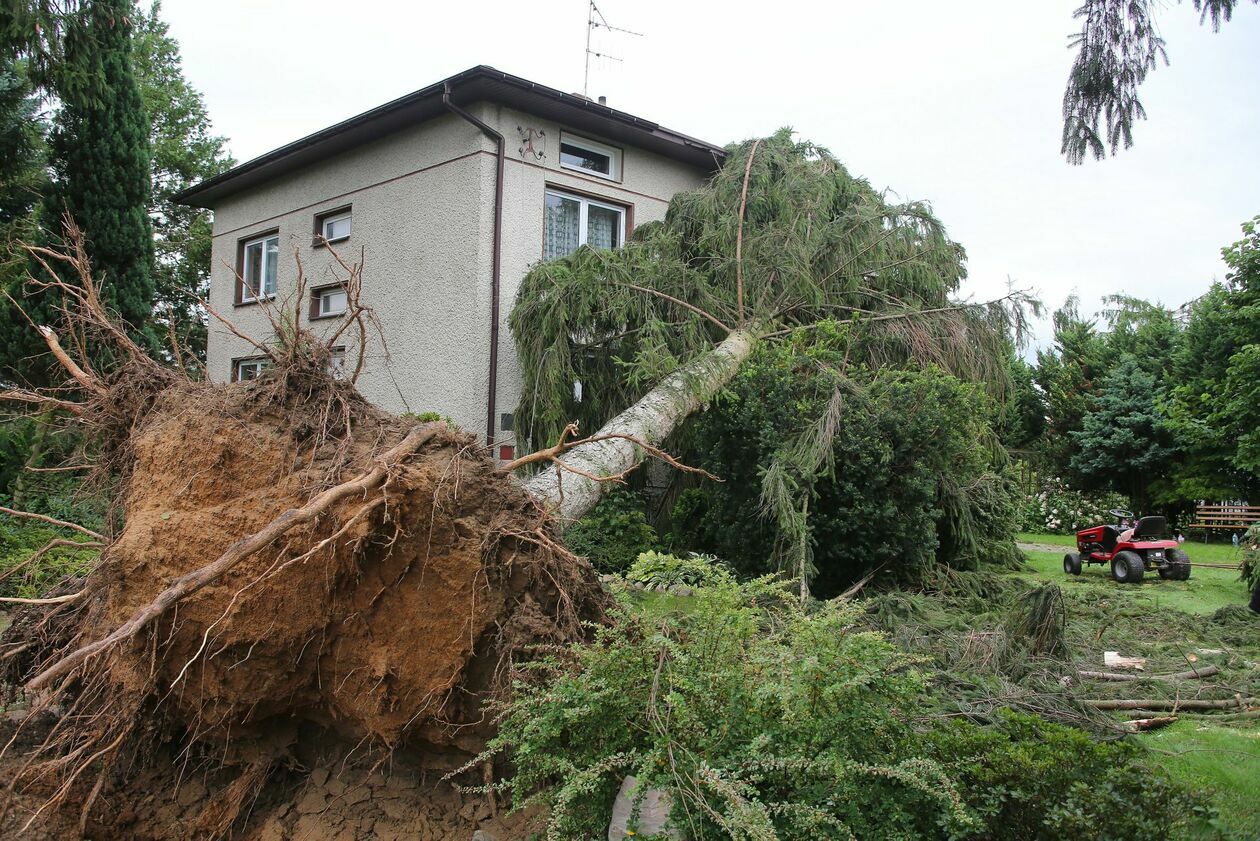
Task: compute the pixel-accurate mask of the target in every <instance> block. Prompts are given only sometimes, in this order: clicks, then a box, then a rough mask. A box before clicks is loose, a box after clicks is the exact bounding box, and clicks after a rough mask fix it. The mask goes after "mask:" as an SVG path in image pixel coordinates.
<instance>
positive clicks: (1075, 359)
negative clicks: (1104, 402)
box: [1036, 295, 1110, 476]
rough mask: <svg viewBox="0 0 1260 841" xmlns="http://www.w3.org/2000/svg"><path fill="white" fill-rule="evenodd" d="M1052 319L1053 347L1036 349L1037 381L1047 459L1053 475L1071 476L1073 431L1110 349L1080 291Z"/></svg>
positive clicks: (1087, 406)
mask: <svg viewBox="0 0 1260 841" xmlns="http://www.w3.org/2000/svg"><path fill="white" fill-rule="evenodd" d="M1053 322H1054V346H1053V348H1052V349H1050V350H1045V351H1038V352H1037V371H1036V382H1037V385H1038V387H1040V389H1041V392H1042V394H1044V395H1045V401H1046V409H1047V426H1046V437H1045V441H1044V444H1043V455H1042V460H1043V462H1044V464H1045V467H1046V469H1047V470H1048V471H1050V473H1051V474H1052V475H1057V476H1067V475H1068V474H1069V471H1070V467H1071V461H1072V455H1073V452H1074V445H1073V443H1072V442H1073V439H1072V437H1071V433H1073V432H1077V431H1079V430H1080V429H1081V427H1082V425H1083V423H1084V420H1085V415H1086V414H1087V413H1088V412H1089V410H1090V398H1091V397H1092V395H1093V394H1094V392H1095V390H1096V389H1097V385H1098V381H1099V380H1100V379H1101V378H1102V376H1103V375H1104V374H1105V373H1106V371H1107V369H1108V368H1109V366H1110V354H1109V352H1108V348H1107V342H1106V339H1105V338H1104V336H1103V335H1102V334H1101V333H1099V332H1098V330H1097V327H1096V325H1095V322H1094V321H1093V320H1089V319H1085V318H1083V317H1082V316H1081V314H1080V307H1079V302H1078V301H1077V299H1076V296H1075V295H1073V296H1071V297H1069V298H1068V299H1067V301H1065V302H1064V304H1063V306H1062V307H1060V308H1059V309H1057V310H1056V311H1055V313H1054V316H1053Z"/></svg>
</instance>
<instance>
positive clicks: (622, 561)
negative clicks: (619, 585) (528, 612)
mask: <svg viewBox="0 0 1260 841" xmlns="http://www.w3.org/2000/svg"><path fill="white" fill-rule="evenodd" d="M564 542H565V543H566V544H567V545H568V547H569V548H570V549H571V550H573V552H574V553H575V554H578V555H581V556H582V557H584V558H586V559H587V560H589V561H590V562H591V565H592V566H594V567H595V569H597V570H599V571H600V572H615V573H623V572H625V571H626V570H628V569H629V568H630V565H631V564H633V563H634V562H635V560H636V559H637V558H638V557H639V555H640V554H642V553H644V552H650V551H652V550H654V549H656V548H657V546H658V542H657V537H656V529H654V528H652V526H651V525H650V524H649V523H648V521H647V515H646V514H645V513H644V502H643V496H642V495H641V494H639V493H636V492H635V491H632V490H630V489H628V488H618V489H616V490H614V491H612V492H611V493H609V494H608V495H606V496H605V497H604V498H603V499H601V500H600V501H599V504H598V505H596V506H595V508H594V509H593V510H592V511H591V512H590V513H589V514H587V515H586V516H585V517H583V518H582V519H580V520H578V521H577V522H576V523H574V524H573V525H572V526H570V527H569V529H568V531H566V532H565V534H564Z"/></svg>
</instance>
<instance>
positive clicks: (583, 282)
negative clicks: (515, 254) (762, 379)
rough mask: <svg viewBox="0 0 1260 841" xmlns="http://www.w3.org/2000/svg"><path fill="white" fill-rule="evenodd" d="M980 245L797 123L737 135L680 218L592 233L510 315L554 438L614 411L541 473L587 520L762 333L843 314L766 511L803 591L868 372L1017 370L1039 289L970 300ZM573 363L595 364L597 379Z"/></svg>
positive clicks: (980, 374) (529, 283)
mask: <svg viewBox="0 0 1260 841" xmlns="http://www.w3.org/2000/svg"><path fill="white" fill-rule="evenodd" d="M964 261H965V256H964V252H963V249H962V247H961V246H960V245H958V244H957V243H955V242H953V241H951V240H950V239H949V238H948V237H947V236H946V234H945V230H944V227H943V226H942V225H941V223H940V222H939V221H938V220H937V219H936V217H935V216H934V215H933V214H932V212H931V209H930V207H928V206H927V205H925V204H923V203H920V202H909V203H901V204H893V203H890V202H889V201H888V199H887V197H886V196H885V195H883V194H881V193H880V192H878V191H876V190H874V189H873V188H871V186H870V185H869V184H868V183H867V182H865V181H864V180H861V179H859V178H855V177H854V176H852V175H850V174H849V173H848V172H847V171H846V170H845V168H844V167H843V166H842V165H841V164H840V163H839V162H838V161H837V160H836V159H835V158H834V157H832V156H831V155H830V154H829V153H828V152H827V151H826V150H825V149H821V148H819V147H817V146H814V145H812V144H809V143H797V142H794V141H793V140H792V137H791V133H790V132H788V131H787V130H783V131H781V132H779V133H778V134H776V135H774V136H772V137H769V138H765V139H761V140H754V141H749V142H746V143H743V144H740V145H737V146H733V147H731V149H730V150H729V155H728V158H727V161H726V164H725V165H724V166H723V168H722V170H721V171H720V172H718V173H717V175H715V176H714V178H713V179H712V180H711V181H710V182H709V183H708V184H706V185H705V186H704V187H702V188H700V189H698V190H694V191H691V192H687V193H682V194H680V195H678V196H676V197H675V198H674V200H673V201H672V202H671V204H670V208H669V211H668V214H667V216H666V218H665V220H664V221H663V222H660V223H653V224H649V225H644V226H642V227H641V228H639V229H638V230H636V232H635V236H634V238H633V239H632V240H631V241H630V242H629V243H627V244H626V246H625V247H624V248H621V249H618V250H616V251H597V250H594V249H590V248H582V249H579V250H578V251H577V252H575V253H574V254H573V255H571V256H570V257H568V258H566V259H564V260H557V261H553V262H549V263H543V264H541V265H539V266H538V267H536V268H535V269H534V270H533V271H532V272H531V273H530V274H529V275H528V276H527V277H526V279H525V282H524V283H523V285H522V287H521V291H520V293H519V297H518V299H517V303H516V307H515V309H514V310H513V312H512V317H511V323H512V329H513V333H514V335H515V336H516V341H517V347H518V350H519V355H520V359H521V368H522V370H523V372H524V376H525V385H524V388H522V390H521V394H522V397H521V402H520V405H519V406H518V408H517V412H516V418H517V428H518V429H521V430H523V434H524V435H525V436H526V437H527V438H528V439H529V440H531V441H532V443H534V444H538V445H541V444H542V443H544V442H547V441H551V440H556V439H557V438H558V437H559V436H560V434H561V430H562V429H564V427H565V426H566V425H567V424H568V423H569V422H570V421H571V420H572V419H575V418H576V419H578V420H580V421H581V422H582V424H583V425H584V426H586V427H588V428H596V427H598V428H599V432H598V433H596V434H595V435H594V436H592V440H589V441H586V442H584V443H582V444H580V445H579V446H576V447H573V448H571V449H569V450H568V452H567V454H566V455H565V456H564V459H563V463H554V464H552V465H551V466H550V467H548V468H547V469H546V470H543V471H541V472H540V473H538V474H537V475H535V476H533V477H531V478H530V479H529V480H528V481H527V482H526V487H527V488H528V490H529V491H530V492H531V493H532V494H534V495H535V496H536V497H538V498H540V499H543V500H546V501H547V504H549V505H551V506H552V507H553V508H554V509H555V510H556V511H557V513H558V514H559V515H560V517H561V519H562V521H564V522H570V521H572V520H573V519H575V518H577V517H580V516H581V515H582V514H583V513H585V512H586V511H588V510H589V509H590V508H591V507H592V506H593V505H594V503H595V501H596V500H597V499H598V497H599V496H600V494H601V493H602V492H603V491H604V490H605V489H606V488H607V486H608V483H607V482H606V481H602V480H603V479H604V478H605V477H609V476H622V475H624V473H625V472H626V471H628V470H629V469H631V468H632V467H633V466H634V465H635V464H636V463H637V462H638V461H639V460H640V459H641V458H642V455H643V453H642V448H641V447H640V446H638V445H636V443H635V442H642V441H646V442H649V443H651V444H653V445H657V446H659V445H661V444H662V443H663V442H665V440H666V439H667V437H668V436H669V435H670V434H671V433H672V432H674V431H675V430H676V429H677V428H678V426H679V424H681V423H682V422H683V421H684V420H685V419H686V418H687V417H688V416H689V415H691V414H692V413H693V412H695V411H696V410H697V409H699V408H700V407H701V406H702V405H704V404H705V403H707V402H708V401H710V400H711V399H712V398H713V397H714V396H715V395H717V394H718V393H719V392H721V391H722V390H723V389H724V388H725V387H726V386H727V384H729V383H730V382H731V380H732V378H733V377H734V376H735V374H736V372H737V371H739V369H740V366H741V365H742V364H743V363H744V362H745V361H746V360H748V358H749V357H750V355H752V354H753V353H754V351H755V350H756V349H757V348H758V347H759V346H761V345H763V344H764V343H766V342H772V341H779V340H784V339H787V338H791V339H792V340H793V341H796V342H798V343H799V344H803V345H806V346H808V345H809V344H811V343H812V342H814V340H815V339H814V337H815V336H817V335H821V334H828V335H830V336H832V337H834V336H835V334H836V332H837V331H838V330H839V331H843V332H844V334H845V336H846V339H845V342H844V350H843V353H842V354H841V358H840V359H838V360H835V361H833V362H829V363H826V364H827V365H828V366H829V367H828V370H827V371H826V372H825V373H826V374H827V376H823V377H819V378H818V381H819V382H820V383H822V382H824V381H825V382H827V385H826V386H825V388H826V389H827V392H828V399H825V400H823V401H822V405H823V407H824V408H823V410H822V411H821V412H820V413H819V414H818V415H817V416H811V417H809V418H806V419H804V422H803V423H802V424H801V426H800V428H799V429H795V430H785V437H784V441H783V443H782V446H780V447H779V448H778V449H777V450H776V451H775V452H774V453H773V455H772V457H771V458H770V459H769V460H768V461H767V462H766V463H764V464H761V465H760V466H759V467H760V470H761V472H762V475H763V479H762V503H763V510H764V513H765V516H767V517H768V518H770V519H772V520H774V521H775V522H776V523H777V524H778V532H779V537H780V540H779V544H780V546H781V547H782V549H781V554H782V556H783V557H782V562H783V566H785V567H786V568H787V569H790V570H792V571H793V572H794V573H796V574H798V575H799V576H800V580H801V585H802V591H803V592H804V588H805V586H806V584H807V580H808V578H809V577H810V576H811V575H812V572H813V570H812V564H811V554H812V553H811V549H810V524H809V502H810V499H811V497H812V496H813V492H814V487H815V485H816V483H817V482H818V480H819V479H820V477H822V476H823V475H825V474H826V473H827V472H828V471H832V470H834V469H835V465H834V464H833V463H832V452H833V451H832V443H833V441H834V440H835V437H836V435H837V429H838V427H839V424H840V422H841V417H842V415H843V414H844V407H845V403H846V400H847V399H849V398H850V397H851V396H852V392H853V390H854V389H855V388H856V387H857V384H856V383H855V378H854V377H852V376H850V373H851V372H852V371H855V370H857V369H861V368H867V369H877V368H879V367H881V366H885V365H901V364H910V365H927V364H933V365H937V366H939V367H941V368H943V369H944V370H945V371H946V372H948V373H950V374H953V375H955V376H957V377H959V378H960V379H963V380H968V381H972V382H977V383H981V384H983V385H984V386H985V387H988V388H990V389H992V390H994V391H995V392H1000V391H1001V389H1002V388H1003V386H1004V383H1005V380H1006V376H1007V373H1006V365H1005V354H1006V353H1007V349H1008V343H1009V341H1010V338H1009V337H1010V336H1011V334H1015V336H1016V337H1018V336H1019V335H1020V334H1021V332H1022V330H1023V328H1024V316H1025V309H1026V307H1032V308H1033V309H1036V307H1037V304H1036V302H1034V301H1031V300H1030V299H1028V298H1026V297H1025V296H1023V295H1022V294H1020V293H1012V294H1010V295H1008V296H1007V297H1006V298H1003V299H1001V300H999V301H995V302H990V303H988V304H969V303H965V302H958V301H955V300H952V299H951V295H953V294H954V293H955V292H956V291H957V289H958V285H959V283H960V282H961V280H962V279H963V278H964V277H965V276H966V270H965V263H964ZM818 341H819V342H822V341H825V340H824V339H819V340H818ZM818 364H823V363H821V362H819V363H818ZM803 375H804V376H807V377H809V376H812V374H811V373H810V372H808V371H806V372H805V373H804V374H803ZM574 382H581V383H584V384H586V387H584V388H583V389H582V392H581V397H580V399H579V398H577V397H575V390H574V388H573V383H574ZM652 383H657V385H655V387H653V388H651V389H650V390H648V391H647V392H646V393H644V388H645V386H646V385H648V384H652ZM946 505H947V507H948V502H947V503H946ZM960 506H961V503H960Z"/></svg>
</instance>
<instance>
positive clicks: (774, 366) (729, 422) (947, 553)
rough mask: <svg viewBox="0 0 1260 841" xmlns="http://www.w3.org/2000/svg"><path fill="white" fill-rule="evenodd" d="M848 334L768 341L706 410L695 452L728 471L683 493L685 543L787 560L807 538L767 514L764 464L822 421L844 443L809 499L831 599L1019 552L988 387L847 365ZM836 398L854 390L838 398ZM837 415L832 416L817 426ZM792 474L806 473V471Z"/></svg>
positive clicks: (814, 546) (678, 524)
mask: <svg viewBox="0 0 1260 841" xmlns="http://www.w3.org/2000/svg"><path fill="white" fill-rule="evenodd" d="M814 332H818V331H814ZM845 341H846V340H845V338H844V336H843V335H837V336H836V337H835V342H834V346H828V347H819V346H809V347H797V346H795V345H794V344H793V343H791V342H789V343H785V344H782V345H775V346H770V347H764V348H761V349H759V350H758V351H757V352H756V353H754V355H753V357H752V359H751V360H750V361H749V362H748V363H746V364H745V365H744V366H743V367H742V368H741V370H740V373H739V374H738V375H737V376H736V377H735V379H734V380H733V381H732V382H731V384H730V386H729V387H728V389H727V391H726V392H725V393H724V394H723V396H722V397H721V398H720V399H719V400H717V401H715V403H714V404H713V405H712V406H711V407H710V408H709V410H708V411H706V412H705V413H704V414H703V415H700V416H699V417H697V418H696V419H695V421H694V422H693V428H692V432H693V438H692V442H693V443H692V450H693V452H690V453H687V454H686V457H685V460H687V461H689V462H690V463H693V464H697V465H699V466H701V467H704V468H705V469H707V470H709V471H710V472H712V473H714V474H716V475H718V476H721V477H722V478H723V479H724V480H725V481H723V482H721V483H716V482H707V483H703V484H701V485H700V486H699V487H697V488H694V489H691V490H688V491H686V492H684V493H683V494H681V495H680V497H679V500H678V503H677V504H676V505H675V508H674V512H673V524H674V527H675V531H676V532H677V534H678V535H679V537H680V542H681V543H682V544H683V545H686V546H691V547H695V548H698V549H701V550H703V551H706V552H712V553H714V554H716V555H718V556H719V557H721V558H723V559H725V560H727V561H728V562H729V563H730V564H731V565H732V566H733V567H734V568H735V569H736V570H738V571H739V572H741V573H744V574H752V575H760V574H764V573H766V572H770V571H773V570H775V569H777V568H778V567H779V559H778V558H777V556H778V555H781V554H783V552H784V550H785V547H789V546H791V547H795V546H797V545H799V541H796V540H787V539H785V536H784V534H782V533H781V531H780V530H779V528H777V527H776V526H777V524H776V521H775V519H773V518H768V517H766V516H764V511H765V506H764V505H763V481H764V480H765V478H766V475H767V469H766V467H765V465H767V464H770V463H772V462H774V461H775V460H776V457H777V456H778V455H779V454H781V453H783V452H784V451H785V450H788V451H790V450H791V449H792V447H793V442H794V441H796V440H798V439H799V438H800V437H801V435H802V434H803V433H805V432H808V430H809V429H811V428H817V429H824V428H825V429H826V430H827V432H828V435H829V437H830V441H831V447H830V451H829V453H827V454H826V458H825V459H824V465H823V468H822V469H821V470H820V471H819V474H818V475H817V477H816V480H815V481H813V484H812V494H811V495H810V497H809V506H808V542H809V546H810V554H811V556H812V561H813V565H814V567H815V568H816V570H817V576H816V578H815V579H814V581H813V590H814V592H815V593H817V594H818V595H819V596H822V597H826V596H828V595H834V594H835V593H838V592H841V591H842V590H844V589H845V588H846V587H847V586H849V585H850V584H852V583H853V582H854V581H856V580H857V579H859V578H861V577H862V576H863V575H865V574H866V573H868V572H870V571H872V570H874V569H876V568H882V570H883V572H882V573H881V574H883V575H888V576H889V577H893V578H899V579H901V580H915V579H916V578H917V577H919V576H920V575H922V573H923V572H924V570H926V569H927V568H928V567H930V566H931V565H933V564H934V563H936V562H937V561H941V562H944V563H947V564H951V565H954V566H958V567H965V568H970V567H974V566H975V565H976V564H977V563H979V562H981V561H993V560H998V561H1011V560H1013V557H1012V553H1011V538H1012V537H1013V532H1014V530H1015V526H1016V517H1015V516H1014V505H1015V499H1016V497H1015V494H1014V486H1013V483H1012V482H1011V481H1010V480H1009V477H1004V476H1003V475H1002V474H1001V471H1000V470H999V467H998V466H999V464H1000V463H1001V462H1002V461H1003V459H1004V458H1005V456H1004V454H1003V451H1002V450H1001V446H1000V444H998V443H997V441H996V438H995V436H994V435H993V432H992V429H991V427H990V425H989V415H990V414H991V413H992V411H993V408H992V406H991V405H990V402H989V400H988V398H987V396H986V395H985V394H984V393H983V392H982V391H981V390H980V389H979V388H977V387H976V386H974V385H970V384H966V383H963V382H961V381H960V380H958V379H956V378H955V377H952V376H950V375H948V374H946V373H945V372H943V371H942V370H940V369H939V368H935V367H929V368H925V369H919V370H916V369H910V370H907V369H900V368H896V367H886V368H882V369H879V370H877V371H870V370H864V369H859V368H856V367H855V366H852V365H845V364H843V360H844V358H845V351H844V348H845ZM837 357H838V358H837ZM833 395H839V396H840V397H841V398H842V399H838V403H839V407H838V409H836V402H837V401H833ZM826 417H830V418H833V419H834V420H833V422H828V423H824V424H822V425H821V426H816V427H811V424H815V423H816V422H817V420H818V419H819V418H826ZM806 437H808V436H806ZM791 482H796V483H797V484H798V485H799V484H802V482H801V480H800V479H798V478H797V477H796V476H795V475H793V476H791V477H789V482H788V484H791ZM792 566H795V565H794V564H793V565H792Z"/></svg>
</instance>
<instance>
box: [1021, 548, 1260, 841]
mask: <svg viewBox="0 0 1260 841" xmlns="http://www.w3.org/2000/svg"><path fill="white" fill-rule="evenodd" d="M1018 539H1019V542H1021V543H1030V544H1042V545H1053V546H1062V547H1064V551H1066V549H1067V548H1068V547H1072V548H1075V542H1074V541H1073V539H1072V537H1070V536H1066V535H1053V534H1021V535H1019V538H1018ZM1185 549H1186V551H1187V553H1188V554H1189V555H1190V559H1191V560H1192V561H1198V562H1201V563H1213V564H1234V563H1238V561H1239V553H1238V552H1237V551H1236V550H1235V549H1234V548H1233V546H1231V545H1229V544H1219V543H1218V544H1210V545H1207V546H1204V545H1203V544H1201V543H1190V542H1187V543H1186V544H1185ZM1024 555H1025V557H1026V558H1027V559H1028V565H1027V567H1026V568H1025V570H1024V571H1022V572H1019V573H1016V574H1018V575H1021V576H1023V577H1025V578H1028V579H1030V580H1036V581H1050V582H1054V583H1056V584H1058V585H1059V586H1060V587H1062V588H1063V591H1064V594H1065V595H1066V596H1067V598H1068V602H1067V604H1068V622H1069V634H1070V635H1073V636H1075V637H1076V639H1075V643H1076V645H1077V647H1079V648H1082V649H1083V650H1084V651H1086V652H1090V653H1091V654H1096V655H1101V651H1102V649H1104V648H1116V649H1120V650H1121V652H1122V653H1124V654H1132V655H1138V656H1143V657H1148V658H1149V660H1150V662H1149V668H1151V670H1152V671H1153V672H1156V673H1158V672H1167V671H1176V670H1177V669H1180V668H1184V663H1185V660H1184V659H1183V658H1184V657H1185V656H1186V653H1187V652H1192V651H1193V650H1198V651H1199V652H1200V654H1199V655H1198V656H1199V658H1200V659H1199V661H1198V662H1201V663H1204V662H1213V663H1218V661H1219V664H1220V665H1222V666H1223V667H1227V668H1228V669H1229V674H1230V677H1229V681H1230V683H1231V684H1241V691H1243V692H1244V694H1256V692H1255V690H1254V686H1255V683H1254V678H1253V677H1252V676H1254V674H1255V668H1256V665H1255V664H1256V663H1257V662H1260V616H1255V617H1254V624H1255V633H1254V634H1251V633H1249V632H1248V628H1247V627H1246V623H1245V620H1244V623H1243V625H1242V626H1241V627H1239V626H1234V627H1235V630H1234V631H1232V632H1229V633H1226V632H1224V631H1222V628H1223V627H1225V626H1220V625H1218V624H1217V623H1216V622H1215V621H1214V620H1213V619H1211V618H1210V617H1212V614H1215V613H1216V611H1217V610H1219V609H1220V608H1222V607H1225V606H1227V605H1245V604H1246V603H1247V601H1248V593H1247V589H1246V588H1245V587H1244V586H1243V584H1242V582H1241V581H1240V580H1239V578H1238V570H1236V569H1208V568H1204V567H1194V569H1193V571H1192V573H1191V577H1190V580H1188V581H1164V580H1162V579H1161V578H1160V577H1159V576H1158V575H1157V574H1152V573H1147V575H1146V576H1145V577H1144V578H1143V579H1142V583H1141V584H1137V585H1133V584H1117V583H1116V582H1115V581H1113V580H1112V579H1111V574H1110V570H1109V569H1107V568H1105V567H1102V566H1091V567H1086V568H1085V570H1083V571H1082V573H1081V574H1080V575H1079V576H1076V575H1067V574H1065V573H1064V572H1063V551H1060V550H1056V551H1053V552H1051V551H1036V550H1025V551H1024ZM1095 606H1098V607H1105V608H1106V614H1107V616H1108V618H1107V619H1106V620H1105V621H1104V620H1101V619H1100V618H1099V615H1096V611H1094V610H1093V609H1092V608H1094V607H1095ZM1073 626H1075V627H1073ZM1204 647H1207V648H1209V649H1213V650H1217V651H1218V652H1219V653H1217V654H1211V655H1209V654H1207V653H1205V652H1204V651H1203V648H1204ZM1097 662H1098V665H1097V666H1095V668H1101V660H1100V659H1099V660H1098V661H1097ZM1119 686H1121V687H1122V686H1123V684H1121V685H1119ZM1116 691H1118V692H1120V693H1121V694H1123V691H1124V690H1123V689H1117V690H1116ZM1137 739H1138V741H1139V743H1140V744H1142V745H1143V746H1145V747H1147V748H1150V750H1151V760H1152V762H1153V763H1155V764H1158V765H1160V766H1162V767H1163V768H1165V769H1166V770H1167V771H1168V772H1169V773H1170V774H1172V775H1173V776H1174V777H1176V778H1178V779H1179V780H1181V781H1183V782H1185V783H1187V784H1189V785H1191V786H1193V787H1194V788H1197V789H1200V790H1203V791H1206V792H1208V794H1209V796H1210V798H1211V804H1212V806H1213V807H1214V808H1215V809H1216V810H1217V811H1218V813H1219V817H1218V818H1217V820H1216V821H1215V822H1214V823H1213V825H1212V826H1211V827H1209V826H1204V827H1203V829H1204V834H1203V835H1202V837H1203V838H1228V839H1235V838H1236V839H1249V841H1250V840H1252V839H1260V722H1258V721H1257V720H1255V719H1251V720H1242V721H1235V722H1231V723H1226V722H1224V721H1220V722H1219V723H1217V722H1209V721H1207V720H1205V717H1201V716H1193V717H1192V716H1185V717H1183V718H1182V719H1181V720H1180V721H1178V722H1177V723H1176V724H1174V725H1173V726H1171V727H1168V728H1165V729H1163V730H1157V731H1154V732H1151V733H1143V734H1141V735H1139V736H1138V737H1137Z"/></svg>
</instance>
